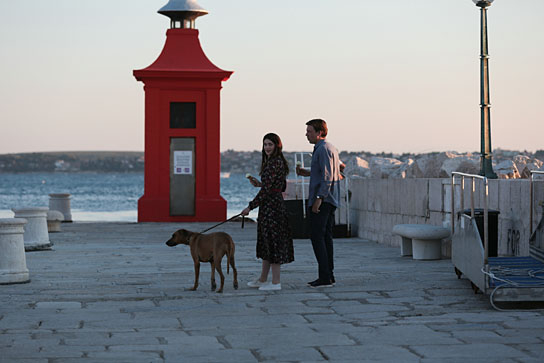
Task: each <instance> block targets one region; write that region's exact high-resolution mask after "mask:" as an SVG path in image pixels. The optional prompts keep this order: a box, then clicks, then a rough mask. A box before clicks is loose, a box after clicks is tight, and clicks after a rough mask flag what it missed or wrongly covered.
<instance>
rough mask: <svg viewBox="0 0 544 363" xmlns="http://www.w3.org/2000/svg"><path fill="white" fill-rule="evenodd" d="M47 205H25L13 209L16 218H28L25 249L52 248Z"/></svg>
mask: <svg viewBox="0 0 544 363" xmlns="http://www.w3.org/2000/svg"><path fill="white" fill-rule="evenodd" d="M48 210H49V208H47V207H25V208H17V209H12V211H13V212H14V213H15V218H24V219H26V220H27V224H26V226H25V233H24V239H25V250H26V251H38V250H50V249H51V242H50V241H49V233H48V231H47V211H48Z"/></svg>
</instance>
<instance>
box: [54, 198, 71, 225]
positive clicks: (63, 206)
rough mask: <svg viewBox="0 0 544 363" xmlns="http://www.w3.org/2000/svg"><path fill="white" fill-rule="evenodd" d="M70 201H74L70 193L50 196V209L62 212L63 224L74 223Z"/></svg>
mask: <svg viewBox="0 0 544 363" xmlns="http://www.w3.org/2000/svg"><path fill="white" fill-rule="evenodd" d="M70 199H72V197H71V196H70V193H53V194H49V209H51V210H58V211H59V212H61V213H62V215H63V216H64V220H63V222H72V213H71V211H70Z"/></svg>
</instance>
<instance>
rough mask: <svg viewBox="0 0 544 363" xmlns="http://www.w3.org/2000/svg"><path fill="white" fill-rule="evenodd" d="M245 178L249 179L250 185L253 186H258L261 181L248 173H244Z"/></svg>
mask: <svg viewBox="0 0 544 363" xmlns="http://www.w3.org/2000/svg"><path fill="white" fill-rule="evenodd" d="M246 178H247V179H248V180H249V182H250V183H251V185H253V186H254V187H260V186H261V182H260V181H258V180H257V178H255V177H253V176H251V175H249V174H246Z"/></svg>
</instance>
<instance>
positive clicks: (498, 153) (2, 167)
mask: <svg viewBox="0 0 544 363" xmlns="http://www.w3.org/2000/svg"><path fill="white" fill-rule="evenodd" d="M296 153H299V152H292V151H286V152H284V155H285V157H286V158H287V160H288V161H289V163H293V164H294V155H295V154H296ZM304 154H305V155H309V153H308V152H307V151H306V152H304ZM438 154H440V152H429V153H422V154H416V153H403V154H397V153H385V152H381V153H371V152H367V151H360V152H346V151H341V152H340V159H341V160H342V161H343V162H344V163H348V162H349V161H350V160H351V159H352V158H355V157H360V158H363V159H367V160H368V159H370V158H372V157H382V158H395V159H398V160H401V161H405V160H408V159H416V158H418V157H420V156H423V155H429V156H433V155H438ZM467 154H472V155H478V153H476V152H473V153H467ZM518 154H522V155H527V156H529V157H531V158H539V159H540V160H544V150H537V151H536V152H535V153H531V152H528V151H512V150H501V149H497V150H495V151H494V152H493V158H494V161H496V160H500V159H504V158H509V157H512V156H513V155H518ZM144 156H145V153H144V152H143V151H48V152H28V153H14V154H0V174H1V173H37V172H67V173H73V172H80V173H85V172H98V173H103V172H119V173H141V172H144V164H145V163H144ZM261 157H262V156H261V151H257V150H254V151H235V150H226V151H223V152H221V172H224V173H228V172H230V173H244V174H245V173H255V172H257V171H258V170H259V167H260V164H261ZM308 157H309V156H308Z"/></svg>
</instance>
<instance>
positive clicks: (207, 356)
mask: <svg viewBox="0 0 544 363" xmlns="http://www.w3.org/2000/svg"><path fill="white" fill-rule="evenodd" d="M210 225H211V224H205V223H202V224H198V223H192V224H166V223H145V224H135V223H73V224H63V225H62V228H63V232H61V233H55V234H51V236H50V238H51V240H52V241H53V242H54V243H55V245H54V247H53V250H52V251H43V252H29V253H27V254H26V256H27V265H28V268H29V270H30V275H31V279H32V281H31V282H30V283H28V284H21V285H4V286H0V362H17V363H19V362H32V363H37V362H38V363H39V362H78V363H79V362H263V361H274V362H316V361H335V362H348V361H357V362H364V361H368V362H378V361H385V362H463V363H465V362H484V361H485V362H542V361H543V360H544V313H543V312H538V311H521V312H516V311H512V312H498V311H495V310H493V309H492V308H491V306H490V304H489V302H488V300H487V298H486V297H485V296H483V295H481V294H480V295H475V294H474V293H473V292H472V290H471V288H470V284H469V283H468V281H466V280H458V279H457V277H456V275H455V273H454V271H453V267H452V265H451V261H450V260H440V261H414V260H412V259H410V258H406V257H404V258H403V257H400V256H399V255H400V253H399V252H400V251H399V249H398V248H392V247H386V246H383V245H379V244H377V243H374V242H370V241H366V240H362V239H358V238H351V239H337V240H336V241H335V248H336V250H335V251H336V268H335V275H336V279H337V284H336V286H335V287H333V288H322V289H311V288H309V287H306V282H307V281H310V280H313V279H314V278H315V277H316V271H317V267H316V264H315V260H314V257H313V253H312V249H311V245H310V242H309V240H295V259H296V260H295V262H293V263H291V264H289V265H285V266H283V268H282V287H283V289H282V290H281V291H276V292H262V291H258V290H255V289H250V288H248V287H247V286H246V283H247V281H248V280H250V279H251V278H253V277H255V276H256V275H257V273H258V271H259V270H260V263H259V261H257V260H256V259H255V236H256V226H255V224H253V223H251V224H250V223H246V228H245V229H240V224H239V223H234V222H231V223H227V224H225V225H222V226H220V227H218V228H217V229H216V230H222V231H226V232H228V233H230V234H231V235H232V236H233V238H234V240H235V242H236V263H237V267H238V278H239V281H240V289H239V290H234V289H233V287H232V272H231V274H230V275H226V283H225V291H224V293H223V294H217V293H215V292H211V291H210V282H209V278H210V269H209V265H208V264H203V265H202V268H201V279H200V281H201V285H200V287H199V289H198V291H196V292H191V291H185V290H184V288H187V287H191V286H192V283H193V276H194V275H193V266H192V261H191V258H190V255H189V249H188V247H187V246H178V247H175V248H169V247H167V246H166V245H165V244H164V242H165V241H166V240H167V239H168V238H169V237H170V235H171V234H172V232H173V231H174V230H175V229H176V228H181V227H185V228H187V229H190V230H194V231H199V230H202V229H204V228H205V227H207V226H210ZM223 271H225V264H224V263H223Z"/></svg>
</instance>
